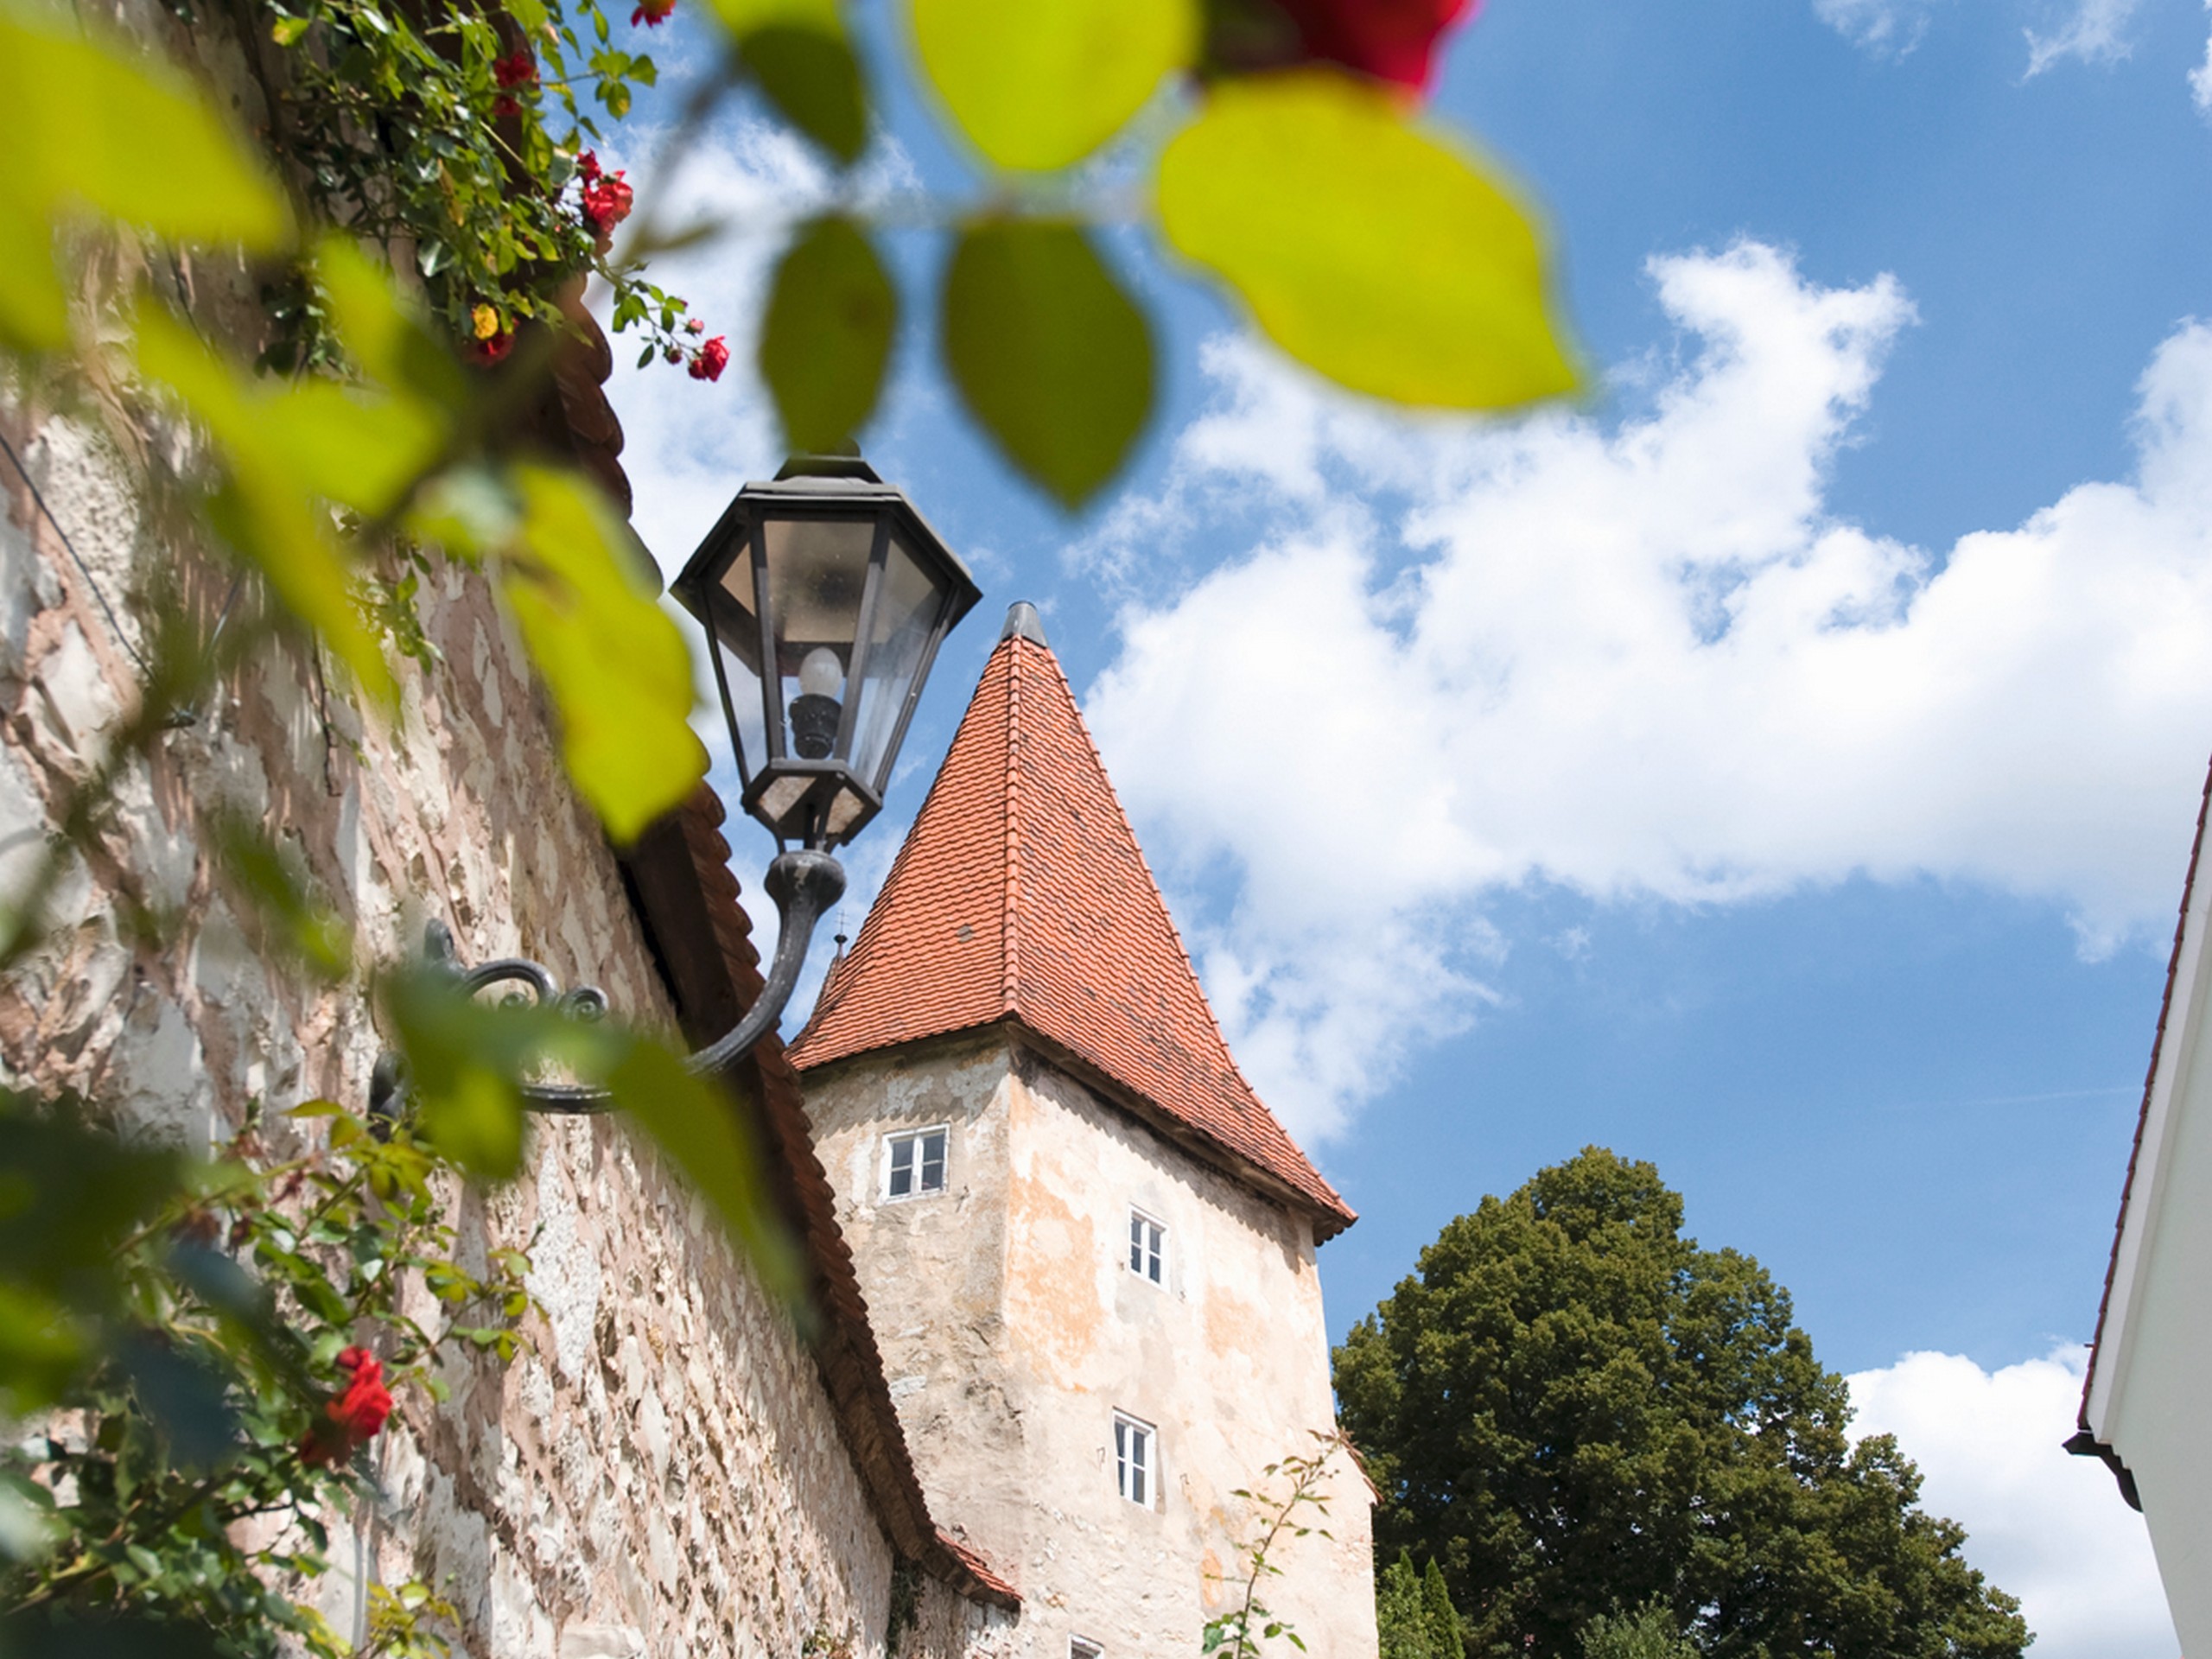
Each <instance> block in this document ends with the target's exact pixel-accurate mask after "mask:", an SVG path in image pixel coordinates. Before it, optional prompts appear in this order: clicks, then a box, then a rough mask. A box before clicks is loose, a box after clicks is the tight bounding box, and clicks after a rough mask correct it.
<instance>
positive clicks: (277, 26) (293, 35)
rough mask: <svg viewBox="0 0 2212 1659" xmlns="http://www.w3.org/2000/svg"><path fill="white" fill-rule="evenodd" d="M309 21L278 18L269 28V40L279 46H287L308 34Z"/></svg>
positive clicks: (299, 18) (300, 18) (304, 18)
mask: <svg viewBox="0 0 2212 1659" xmlns="http://www.w3.org/2000/svg"><path fill="white" fill-rule="evenodd" d="M311 21H312V20H311V19H309V18H306V17H279V18H278V19H277V21H276V22H273V23H271V24H270V26H269V38H270V40H272V41H276V42H277V45H279V46H289V45H291V44H292V43H293V42H294V41H296V40H298V39H299V38H300V36H301V35H304V34H306V33H307V32H308V23H309V22H311Z"/></svg>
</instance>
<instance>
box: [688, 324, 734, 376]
mask: <svg viewBox="0 0 2212 1659" xmlns="http://www.w3.org/2000/svg"><path fill="white" fill-rule="evenodd" d="M728 366H729V344H728V341H727V340H724V339H723V338H722V337H721V335H720V334H716V335H715V337H714V338H713V339H712V340H709V341H708V342H707V343H706V344H705V345H703V346H701V347H700V348H699V354H698V356H696V357H695V358H693V359H691V378H693V379H694V380H719V379H721V378H722V371H723V370H724V369H726V368H728Z"/></svg>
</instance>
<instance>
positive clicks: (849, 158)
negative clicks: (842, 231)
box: [737, 23, 868, 167]
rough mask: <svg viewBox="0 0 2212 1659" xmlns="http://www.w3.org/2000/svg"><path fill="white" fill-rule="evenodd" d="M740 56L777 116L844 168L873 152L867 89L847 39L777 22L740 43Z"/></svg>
mask: <svg viewBox="0 0 2212 1659" xmlns="http://www.w3.org/2000/svg"><path fill="white" fill-rule="evenodd" d="M737 55H738V57H739V59H740V60H741V61H742V62H743V63H744V65H745V67H746V69H747V71H748V72H749V73H751V74H752V76H753V81H754V82H755V84H756V85H758V86H760V92H761V94H762V95H763V96H764V97H766V99H767V100H768V102H769V103H771V104H772V105H774V106H775V108H776V111H777V113H778V114H779V115H781V116H782V117H783V118H784V119H785V120H786V121H788V122H790V123H791V125H793V126H795V127H797V128H798V130H800V131H801V132H803V133H804V134H805V135H806V136H807V137H810V138H811V139H813V140H814V142H815V143H817V144H819V145H821V146H822V148H823V149H826V150H828V151H829V153H830V154H831V155H832V156H836V158H837V160H838V161H839V162H841V163H842V164H843V165H845V166H848V167H849V166H851V165H852V163H853V162H856V161H858V160H859V159H860V155H861V151H862V150H863V149H867V148H868V91H867V88H866V86H864V85H863V83H862V82H861V69H860V65H859V63H858V62H857V61H855V59H854V57H853V49H852V48H851V47H849V46H848V45H847V44H846V43H845V41H844V38H843V36H842V35H833V34H830V33H828V32H827V31H825V30H823V29H810V28H807V27H805V26H804V25H795V24H785V23H772V24H769V25H767V26H766V27H765V28H761V29H753V30H751V31H750V32H748V33H747V34H746V35H741V37H740V38H739V40H738V44H737Z"/></svg>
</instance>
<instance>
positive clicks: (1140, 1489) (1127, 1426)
mask: <svg viewBox="0 0 2212 1659" xmlns="http://www.w3.org/2000/svg"><path fill="white" fill-rule="evenodd" d="M1159 1445H1160V1433H1159V1431H1158V1430H1157V1429H1155V1428H1154V1427H1153V1426H1152V1425H1151V1424H1150V1423H1141V1422H1139V1421H1137V1420H1136V1419H1135V1418H1134V1417H1128V1416H1124V1415H1123V1414H1122V1413H1120V1412H1118V1411H1117V1412H1116V1413H1115V1414H1114V1481H1115V1485H1116V1489H1117V1490H1118V1491H1120V1492H1121V1494H1122V1497H1125V1498H1127V1499H1128V1501H1129V1502H1130V1503H1134V1504H1135V1505H1136V1506H1137V1507H1138V1508H1139V1509H1142V1510H1148V1509H1150V1508H1152V1506H1153V1494H1154V1492H1155V1491H1158V1490H1159V1486H1160V1457H1159V1449H1158V1448H1159Z"/></svg>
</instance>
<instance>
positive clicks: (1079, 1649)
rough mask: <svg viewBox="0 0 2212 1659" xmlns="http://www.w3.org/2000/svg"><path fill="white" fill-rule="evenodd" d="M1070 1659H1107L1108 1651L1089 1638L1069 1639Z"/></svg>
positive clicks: (1074, 1637) (1075, 1637)
mask: <svg viewBox="0 0 2212 1659" xmlns="http://www.w3.org/2000/svg"><path fill="white" fill-rule="evenodd" d="M1068 1659H1106V1649H1103V1648H1102V1647H1100V1646H1099V1645H1098V1644H1097V1643H1096V1642H1093V1641H1092V1640H1090V1637H1082V1636H1071V1637H1068Z"/></svg>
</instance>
